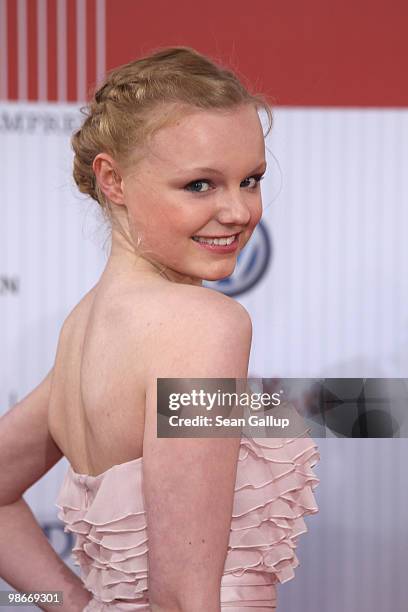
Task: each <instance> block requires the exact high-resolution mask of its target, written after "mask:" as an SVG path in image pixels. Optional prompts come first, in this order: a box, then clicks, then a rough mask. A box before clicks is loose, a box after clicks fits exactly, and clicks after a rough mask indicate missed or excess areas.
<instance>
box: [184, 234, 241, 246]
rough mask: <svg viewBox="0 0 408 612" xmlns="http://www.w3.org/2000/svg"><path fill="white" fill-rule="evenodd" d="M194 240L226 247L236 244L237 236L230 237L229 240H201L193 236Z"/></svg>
mask: <svg viewBox="0 0 408 612" xmlns="http://www.w3.org/2000/svg"><path fill="white" fill-rule="evenodd" d="M193 240H195V241H196V242H204V243H206V244H218V245H222V246H226V245H228V244H231V243H232V242H234V240H235V236H230V237H229V238H201V237H200V236H193Z"/></svg>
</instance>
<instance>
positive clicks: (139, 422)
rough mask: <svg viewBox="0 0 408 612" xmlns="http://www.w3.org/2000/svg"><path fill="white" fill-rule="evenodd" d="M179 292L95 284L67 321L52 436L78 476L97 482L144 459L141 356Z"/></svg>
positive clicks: (166, 286) (144, 358) (166, 287)
mask: <svg viewBox="0 0 408 612" xmlns="http://www.w3.org/2000/svg"><path fill="white" fill-rule="evenodd" d="M184 289H187V290H191V288H188V287H184ZM196 289H197V288H196ZM180 290H181V291H183V288H180V287H177V286H175V285H174V284H173V283H171V284H170V283H167V282H165V281H160V280H158V281H149V282H143V283H140V284H137V285H135V287H131V288H130V289H129V283H126V284H124V283H120V282H115V281H114V282H105V283H103V282H100V283H98V284H97V285H96V286H95V287H94V288H93V289H92V290H91V291H90V292H89V293H87V294H86V295H85V296H84V298H83V299H82V300H81V301H80V302H79V303H78V304H77V306H76V307H75V308H74V309H73V310H72V312H71V313H70V315H69V316H68V317H67V319H66V320H65V322H64V325H63V329H62V331H61V334H60V338H59V343H58V349H57V355H56V360H55V366H54V376H53V382H52V391H51V397H50V406H49V430H50V433H51V435H52V437H53V438H54V440H55V442H56V443H57V445H58V446H59V448H60V449H61V451H62V452H63V454H64V455H65V456H66V457H67V459H68V461H69V462H70V464H71V465H72V468H73V469H74V471H76V472H77V473H80V474H89V475H98V474H100V473H102V472H104V471H106V470H107V469H109V468H110V467H112V466H113V465H116V464H119V463H125V462H127V461H131V460H133V459H137V458H138V457H141V456H142V455H143V434H144V419H145V395H146V365H147V364H148V360H149V357H148V351H147V350H146V349H147V348H148V346H147V345H149V348H151V346H150V345H151V344H152V342H153V343H154V339H155V333H154V330H152V327H154V325H155V324H157V325H158V327H160V325H161V316H160V313H161V311H163V309H165V308H166V294H168V295H167V297H168V296H169V295H170V294H172V293H173V294H174V292H175V291H180ZM135 356H137V357H136V358H135Z"/></svg>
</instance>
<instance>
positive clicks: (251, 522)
mask: <svg viewBox="0 0 408 612" xmlns="http://www.w3.org/2000/svg"><path fill="white" fill-rule="evenodd" d="M319 459H320V455H319V451H318V449H317V446H316V444H315V442H314V440H313V439H312V438H310V436H309V435H308V433H307V431H306V432H304V433H303V434H302V437H298V438H256V439H255V438H251V437H247V436H245V435H242V437H241V445H240V449H239V460H238V463H237V473H236V482H235V494H234V500H233V512H232V519H231V527H230V539H229V544H228V549H227V555H226V560H225V565H224V574H223V577H222V581H221V603H222V605H221V607H222V608H225V609H226V610H228V612H235V610H236V611H237V612H238V611H244V610H245V609H246V610H247V611H249V610H250V609H254V610H256V612H264V611H265V612H270V611H271V610H274V609H275V608H276V586H275V585H276V583H277V582H280V583H284V582H287V581H288V580H290V579H291V578H293V577H294V569H295V568H296V567H298V565H299V561H298V558H297V556H296V554H295V549H296V546H297V543H298V537H299V536H300V535H301V534H303V533H306V532H307V527H306V524H305V522H304V519H303V517H304V516H306V515H308V514H314V513H316V512H318V506H317V504H316V500H315V497H314V494H313V489H314V488H315V487H316V486H317V485H318V483H319V479H318V478H317V477H316V475H315V474H314V472H313V470H312V468H313V466H314V465H315V464H316V463H317V462H318V461H319ZM128 491H132V495H129V494H128V493H127V492H128ZM56 506H57V507H58V508H59V509H60V510H59V512H58V518H59V519H60V520H62V521H63V522H64V523H65V527H64V530H65V531H67V532H68V531H69V532H72V533H73V534H74V535H75V536H76V541H75V545H74V548H73V549H72V556H73V559H74V563H75V565H79V566H80V568H81V576H82V578H83V581H84V585H85V587H86V588H87V589H88V590H89V591H91V592H92V594H93V596H94V599H93V600H91V602H90V603H89V604H88V605H87V607H86V608H85V610H86V611H87V612H88V611H91V610H92V611H98V612H102V611H105V610H106V612H108V611H109V612H112V611H113V610H115V611H118V612H122V611H123V612H128V611H130V610H135V611H136V610H149V596H148V537H147V525H146V513H145V505H144V497H143V489H142V458H139V459H136V460H133V461H129V462H127V463H122V464H119V465H115V466H113V467H112V468H110V469H109V470H107V471H106V472H104V473H103V474H100V475H99V476H88V475H85V474H77V473H76V472H74V471H73V470H72V468H71V467H69V468H68V471H67V473H66V475H65V478H64V481H63V484H62V487H61V490H60V492H59V495H58V498H57V501H56ZM118 600H122V601H118Z"/></svg>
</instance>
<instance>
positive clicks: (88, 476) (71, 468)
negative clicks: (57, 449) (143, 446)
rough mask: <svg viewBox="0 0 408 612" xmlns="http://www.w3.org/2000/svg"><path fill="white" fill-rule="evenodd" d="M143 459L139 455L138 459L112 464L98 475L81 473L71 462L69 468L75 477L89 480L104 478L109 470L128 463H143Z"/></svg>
mask: <svg viewBox="0 0 408 612" xmlns="http://www.w3.org/2000/svg"><path fill="white" fill-rule="evenodd" d="M142 459H143V456H142V457H137V459H130V460H129V461H124V462H123V463H115V464H114V465H111V467H110V468H108V469H107V470H105V471H104V472H101V473H100V474H96V476H93V475H92V474H80V473H79V472H76V471H75V470H74V468H73V467H72V465H71V464H69V469H70V470H71V472H72V474H73V476H74V477H77V478H82V479H84V478H86V479H89V480H97V479H98V478H102V476H106V474H108V473H109V472H112V471H113V470H114V469H117V468H121V467H124V466H127V465H133V464H134V463H141V461H142Z"/></svg>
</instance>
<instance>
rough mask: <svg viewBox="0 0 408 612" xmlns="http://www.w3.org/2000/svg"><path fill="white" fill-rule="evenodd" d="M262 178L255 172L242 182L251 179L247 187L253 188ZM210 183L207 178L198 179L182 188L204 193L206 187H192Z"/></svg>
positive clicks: (262, 176)
mask: <svg viewBox="0 0 408 612" xmlns="http://www.w3.org/2000/svg"><path fill="white" fill-rule="evenodd" d="M263 178H264V175H263V174H256V175H254V176H249V177H248V178H246V179H245V180H244V181H242V183H245V182H246V181H249V180H251V179H252V180H253V181H254V183H253V184H252V186H250V187H249V189H253V190H255V189H256V187H257V185H258V183H259V182H260V181H262V179H263ZM210 183H211V181H209V180H208V179H198V180H196V181H192V182H191V183H189V184H188V185H186V186H185V187H184V189H186V190H187V191H193V192H194V193H205V192H207V191H208V189H194V187H196V186H197V185H204V184H207V185H210ZM242 183H241V184H242Z"/></svg>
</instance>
